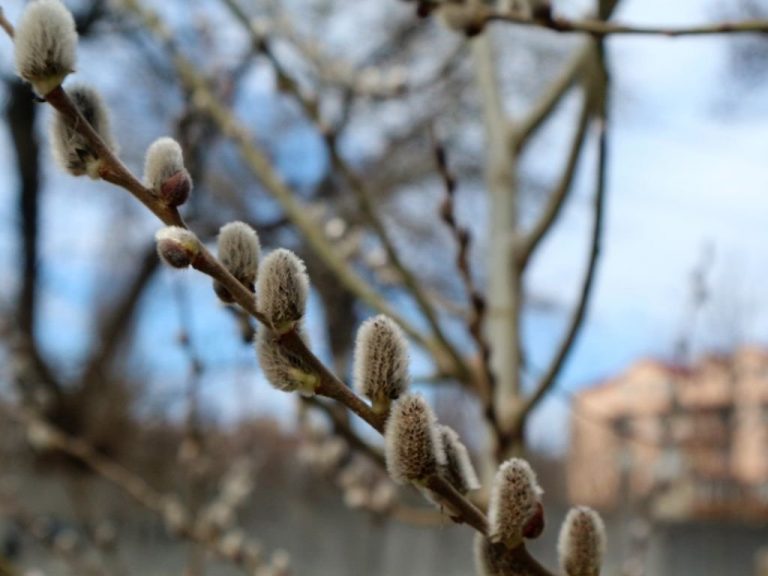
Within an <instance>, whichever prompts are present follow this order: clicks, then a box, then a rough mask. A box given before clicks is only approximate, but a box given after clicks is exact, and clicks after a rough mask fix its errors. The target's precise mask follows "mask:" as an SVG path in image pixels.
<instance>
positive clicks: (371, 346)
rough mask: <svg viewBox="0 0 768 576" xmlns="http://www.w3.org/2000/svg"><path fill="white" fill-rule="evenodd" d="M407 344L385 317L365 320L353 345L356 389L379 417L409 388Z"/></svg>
mask: <svg viewBox="0 0 768 576" xmlns="http://www.w3.org/2000/svg"><path fill="white" fill-rule="evenodd" d="M408 382H409V379H408V343H407V342H406V340H405V337H404V336H403V333H402V331H401V330H400V327H399V326H398V325H397V324H395V322H393V321H392V320H391V319H389V318H388V317H386V316H384V315H379V316H376V317H374V318H371V319H369V320H366V321H365V322H364V323H363V325H362V326H360V330H358V332H357V340H356V342H355V386H356V387H357V390H358V391H359V392H360V393H361V394H364V395H365V396H366V397H367V398H368V399H370V400H371V402H372V404H373V410H374V412H377V413H379V414H381V413H384V412H386V411H387V410H388V409H389V403H390V401H391V400H396V399H397V398H399V397H400V395H401V394H402V393H403V392H404V391H405V390H406V389H407V388H408Z"/></svg>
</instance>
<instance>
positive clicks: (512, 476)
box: [488, 458, 544, 548]
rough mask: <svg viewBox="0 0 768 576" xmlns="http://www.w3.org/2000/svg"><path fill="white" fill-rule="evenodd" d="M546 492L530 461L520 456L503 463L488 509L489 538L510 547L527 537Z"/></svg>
mask: <svg viewBox="0 0 768 576" xmlns="http://www.w3.org/2000/svg"><path fill="white" fill-rule="evenodd" d="M543 493H544V492H543V490H542V489H541V487H540V486H539V484H538V482H537V480H536V473H535V472H534V471H533V469H532V468H531V466H530V464H528V462H526V461H525V460H521V459H520V458H512V459H511V460H507V461H506V462H504V464H502V465H501V467H500V468H499V471H498V472H497V473H496V478H495V479H494V482H493V488H492V489H491V499H490V505H489V508H488V523H489V525H490V534H489V538H490V540H491V541H492V542H494V543H499V542H500V543H504V544H506V545H507V546H508V547H511V548H513V547H515V546H517V545H519V544H520V543H521V542H522V541H523V538H524V537H526V536H527V533H528V532H529V526H530V524H531V523H532V522H533V523H536V522H539V518H538V515H539V514H540V512H542V511H543V510H541V508H540V506H539V504H540V499H541V496H542V494H543ZM538 532H540V530H539V531H538ZM530 535H531V536H535V535H538V534H532V533H531V534H530Z"/></svg>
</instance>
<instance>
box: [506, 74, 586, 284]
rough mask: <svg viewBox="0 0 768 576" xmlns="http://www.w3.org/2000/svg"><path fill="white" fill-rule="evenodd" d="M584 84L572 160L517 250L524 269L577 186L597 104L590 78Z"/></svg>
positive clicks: (571, 152) (567, 163)
mask: <svg viewBox="0 0 768 576" xmlns="http://www.w3.org/2000/svg"><path fill="white" fill-rule="evenodd" d="M584 84H585V92H586V93H585V94H584V102H583V103H582V109H581V113H580V114H579V120H578V124H577V127H576V133H575V134H574V136H573V142H572V144H571V151H570V153H569V155H568V160H567V161H566V165H565V170H564V171H563V174H562V176H561V177H560V181H559V182H558V184H557V186H556V187H555V189H554V190H553V191H552V193H551V194H550V196H549V198H548V199H547V203H546V206H545V207H544V210H543V211H542V213H541V215H540V216H539V218H538V220H537V221H536V223H535V224H534V225H533V228H532V229H531V230H530V232H528V234H527V235H526V236H525V238H524V239H523V241H522V246H520V248H519V249H518V251H517V253H516V254H515V257H516V258H517V265H518V266H519V267H520V269H521V270H524V269H525V268H526V266H527V265H528V262H529V261H530V258H531V256H532V255H533V253H534V252H535V251H536V248H537V247H538V246H539V244H540V243H541V241H542V240H543V239H544V237H545V236H546V235H547V233H548V232H549V231H550V229H551V228H552V226H553V225H554V223H555V222H556V221H557V218H558V217H559V216H560V213H561V212H562V208H563V206H564V205H565V203H566V200H567V198H568V195H569V194H568V193H569V191H570V190H571V189H572V188H573V186H572V184H573V178H574V176H575V175H576V168H577V166H578V163H579V158H580V157H581V151H582V149H583V147H584V142H585V141H586V134H587V127H588V125H589V118H590V114H591V108H592V106H593V98H592V96H591V95H590V88H589V84H590V80H589V79H587V80H586V81H585V83H584Z"/></svg>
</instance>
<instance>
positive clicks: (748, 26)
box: [482, 10, 768, 38]
mask: <svg viewBox="0 0 768 576" xmlns="http://www.w3.org/2000/svg"><path fill="white" fill-rule="evenodd" d="M482 20H483V21H484V22H492V21H501V22H508V23H511V24H519V25H522V26H529V27H536V28H544V29H547V30H551V31H553V32H557V33H581V34H589V35H591V36H593V37H595V38H604V37H606V36H616V35H632V36H665V37H668V38H676V37H680V36H708V35H719V34H765V33H768V20H745V21H742V22H716V23H714V24H703V25H699V26H636V25H631V24H622V23H618V22H609V21H606V20H600V19H583V20H569V19H567V18H560V17H553V18H551V19H549V20H546V19H540V20H534V19H531V18H528V17H527V16H521V15H516V14H508V13H501V12H495V11H492V10H488V11H487V12H486V13H485V14H484V16H483V18H482Z"/></svg>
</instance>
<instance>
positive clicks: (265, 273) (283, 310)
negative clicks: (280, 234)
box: [256, 248, 309, 332]
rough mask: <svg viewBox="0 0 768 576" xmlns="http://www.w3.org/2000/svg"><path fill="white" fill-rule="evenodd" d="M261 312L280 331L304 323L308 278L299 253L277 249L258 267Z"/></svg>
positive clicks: (258, 291)
mask: <svg viewBox="0 0 768 576" xmlns="http://www.w3.org/2000/svg"><path fill="white" fill-rule="evenodd" d="M256 291H257V293H258V295H259V310H260V312H261V313H262V314H264V316H266V317H267V319H268V320H269V321H270V322H271V323H272V326H273V327H274V328H275V329H276V330H277V331H278V332H284V331H286V330H290V329H291V328H292V327H293V325H294V324H296V322H298V321H299V320H301V318H302V317H303V316H304V312H305V309H306V306H307V297H308V295H309V278H308V277H307V271H306V268H305V267H304V262H302V261H301V260H300V259H299V257H298V256H296V254H294V253H293V252H291V251H290V250H286V249H285V248H280V249H279V250H275V251H274V252H272V253H271V254H270V255H269V256H267V257H266V258H265V259H264V262H262V264H261V266H260V267H259V275H258V286H257V290H256Z"/></svg>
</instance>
